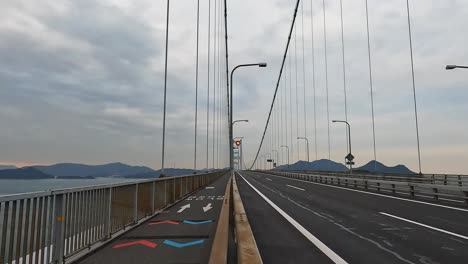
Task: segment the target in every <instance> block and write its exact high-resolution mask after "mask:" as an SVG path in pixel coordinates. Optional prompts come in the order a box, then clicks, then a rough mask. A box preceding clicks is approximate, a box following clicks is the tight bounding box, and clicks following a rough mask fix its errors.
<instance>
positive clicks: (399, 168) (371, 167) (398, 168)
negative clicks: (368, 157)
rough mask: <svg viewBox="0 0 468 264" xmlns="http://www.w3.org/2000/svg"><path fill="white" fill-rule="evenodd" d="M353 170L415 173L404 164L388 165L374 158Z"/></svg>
mask: <svg viewBox="0 0 468 264" xmlns="http://www.w3.org/2000/svg"><path fill="white" fill-rule="evenodd" d="M374 164H375V165H374ZM355 170H359V171H367V172H372V173H396V174H415V173H414V172H412V171H411V170H410V169H408V168H407V167H406V166H405V165H397V166H395V167H388V166H385V165H384V164H382V163H380V162H378V161H375V160H372V161H369V163H367V164H366V165H364V166H362V167H359V168H356V169H355Z"/></svg>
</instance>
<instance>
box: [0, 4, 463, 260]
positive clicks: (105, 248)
mask: <svg viewBox="0 0 468 264" xmlns="http://www.w3.org/2000/svg"><path fill="white" fill-rule="evenodd" d="M204 2H207V3H206V4H207V5H206V8H207V9H206V10H204V9H203V8H205V5H201V3H200V0H197V9H196V22H195V23H196V44H195V45H194V51H193V53H194V54H195V55H196V56H195V57H196V62H195V73H196V74H195V76H194V77H195V78H194V79H195V84H194V89H195V98H194V108H193V112H192V109H190V110H187V112H190V113H193V125H194V126H193V129H194V130H193V167H194V169H195V170H196V169H200V168H203V170H205V172H197V173H196V174H193V175H182V176H175V177H169V176H167V175H165V173H164V169H165V168H167V167H168V166H167V160H165V158H166V152H167V150H168V149H170V148H171V145H170V144H169V143H166V139H167V138H166V133H169V132H170V131H171V127H170V126H168V125H166V120H167V118H170V115H169V114H170V113H169V112H168V110H167V101H168V99H169V100H171V98H169V97H168V96H169V93H168V91H170V89H171V84H170V83H169V82H168V73H170V62H171V51H172V46H171V45H170V40H171V19H173V18H172V17H171V6H170V3H171V2H170V1H169V0H168V1H167V5H166V26H165V61H164V62H165V64H164V65H165V67H164V69H165V78H164V90H163V101H164V107H163V113H162V115H163V118H162V130H163V131H162V138H161V140H162V145H161V167H162V170H161V172H162V176H161V177H160V178H158V179H147V180H140V181H135V182H130V183H119V184H108V185H99V186H88V187H81V188H70V189H57V190H48V191H42V192H35V193H25V194H14V195H6V196H0V263H4V264H7V263H8V264H12V263H15V264H17V263H35V264H38V263H83V264H92V263H116V264H124V263H210V264H218V263H466V262H467V260H468V252H467V250H466V249H467V246H468V175H455V174H433V173H428V172H426V171H424V167H423V165H424V164H423V163H422V159H421V142H420V127H419V120H418V101H417V88H418V87H417V84H418V82H417V78H416V76H415V61H414V56H413V33H412V24H411V22H412V20H411V19H412V16H411V10H412V9H411V3H410V1H408V0H406V1H402V3H404V4H403V7H404V8H403V9H402V10H404V16H401V17H402V18H404V22H405V26H406V31H405V34H404V37H405V39H406V43H407V51H408V57H407V60H408V69H407V74H408V75H409V76H410V78H409V84H408V85H407V87H409V90H408V92H407V93H404V95H405V96H406V97H407V98H406V99H405V102H409V104H410V108H411V120H412V121H411V123H412V126H413V127H412V128H411V139H412V140H411V147H409V148H407V149H409V150H410V152H411V154H409V155H411V156H413V158H414V160H416V161H417V162H416V163H415V164H416V166H415V168H417V170H416V172H415V173H406V174H405V173H403V174H401V173H400V174H395V173H382V172H378V171H377V169H376V166H377V164H378V162H377V161H378V160H380V155H378V154H379V150H380V148H379V145H378V142H380V141H379V140H378V136H379V134H378V133H376V126H377V125H378V123H377V124H376V121H378V117H379V115H378V114H377V112H376V110H377V108H376V102H375V98H374V93H375V78H374V75H373V74H374V70H375V65H374V63H373V53H372V51H373V48H372V45H373V42H372V38H371V34H372V31H371V30H372V27H371V23H370V19H369V17H370V16H371V15H372V14H371V13H370V12H369V6H368V0H365V1H364V2H365V5H364V7H365V10H363V11H362V14H364V16H365V22H366V23H365V25H366V26H365V30H364V32H363V34H364V35H365V36H366V37H365V39H366V41H365V45H364V46H365V50H366V52H365V54H366V56H367V57H366V62H367V63H366V71H364V73H363V74H361V75H360V77H361V79H363V80H364V81H363V83H365V84H366V85H367V86H366V89H368V93H367V94H364V95H362V94H361V95H358V97H362V101H360V102H365V103H366V106H364V107H360V108H359V111H362V109H366V111H364V114H363V115H362V116H363V119H365V120H366V121H363V120H362V119H359V120H357V119H353V118H351V113H352V111H353V110H355V109H353V107H352V106H353V105H355V104H352V103H350V101H351V100H350V98H351V96H350V95H351V94H352V93H353V92H352V91H350V89H349V88H350V86H349V84H348V79H347V77H349V75H348V71H349V69H348V66H347V60H346V58H347V56H350V55H352V53H353V52H354V51H353V50H348V49H346V47H347V46H346V38H345V36H346V34H345V29H346V25H347V23H348V22H347V21H345V20H344V18H345V17H346V16H344V11H343V2H342V0H339V3H338V7H339V9H338V16H336V14H334V17H333V18H334V19H336V18H338V21H339V23H338V25H339V30H338V32H339V36H340V37H339V38H338V40H339V41H338V42H336V41H334V42H333V43H330V38H329V35H328V34H329V33H327V32H329V29H327V26H328V25H329V23H328V21H329V19H330V18H329V17H327V15H328V16H330V10H329V9H328V0H321V1H320V0H311V1H300V0H297V1H290V2H289V4H288V5H287V6H285V7H284V8H285V10H287V12H288V23H289V24H288V30H287V32H284V33H285V35H284V50H281V51H278V55H277V60H279V61H280V64H279V66H280V67H279V68H278V74H277V79H275V86H274V87H271V88H265V89H270V90H269V91H270V92H271V93H270V94H271V97H270V98H268V100H270V99H271V103H269V107H268V108H267V109H262V111H264V112H265V113H267V115H265V117H266V120H264V123H262V125H263V124H264V126H262V129H261V134H259V135H258V136H259V140H258V145H255V146H254V147H252V146H249V147H250V148H246V147H245V145H246V143H245V142H246V140H245V137H244V136H243V135H239V134H238V133H237V131H238V130H237V127H238V126H242V125H243V124H242V123H248V122H250V120H248V119H236V118H234V116H237V115H236V111H237V109H238V108H237V106H236V105H237V104H236V98H235V95H236V92H235V90H236V87H237V86H236V85H237V83H239V81H240V80H241V79H242V77H241V74H242V72H243V71H247V70H254V68H256V69H255V70H256V71H261V70H263V68H266V67H269V66H270V65H269V64H268V63H267V62H264V61H258V62H257V61H255V62H249V61H248V62H246V63H243V64H239V65H231V64H230V63H229V59H230V57H229V54H230V53H229V48H230V46H229V45H228V44H229V43H230V42H229V39H230V35H229V28H230V27H229V25H230V24H228V21H231V20H230V19H229V18H230V17H229V16H228V15H229V12H228V11H229V3H228V2H227V1H226V0H224V1H217V0H206V1H204ZM204 2H203V1H202V4H204ZM205 11H206V12H205ZM307 12H310V13H309V14H307ZM205 13H206V16H207V17H205V18H206V21H205V20H202V19H201V14H205ZM202 21H205V22H206V25H205V23H202ZM319 21H321V24H318V23H319ZM388 23H392V22H388ZM318 25H321V26H322V27H323V28H321V30H320V33H321V34H319V33H318V32H319V31H318V30H317V29H318ZM334 25H335V26H336V24H334ZM205 26H206V32H205V33H207V39H206V54H205V53H201V50H202V49H204V48H205V47H202V46H201V45H200V43H201V42H200V32H201V31H202V30H203V29H204V28H205ZM246 26H248V25H246ZM306 36H307V37H306ZM334 40H336V38H335V39H334ZM319 42H320V46H321V48H320V49H318V48H317V46H319ZM331 45H333V47H335V48H336V47H337V46H338V47H339V50H340V58H339V60H340V61H341V65H340V66H341V67H338V68H336V67H334V68H331V67H329V60H330V58H329V57H328V56H329V50H328V49H327V47H330V46H331ZM201 54H204V55H206V56H207V57H206V58H203V60H202V59H201ZM319 59H323V62H322V63H321V64H320V65H323V66H324V68H319V67H318V65H319V63H318V60H319ZM201 62H205V63H206V64H205V65H203V64H202V63H201ZM464 67H465V66H456V65H448V66H447V67H446V69H447V70H449V69H450V70H453V69H455V68H464ZM257 68H258V69H257ZM200 69H203V71H201V70H200ZM205 69H206V72H205V71H204V70H205ZM331 72H335V73H336V72H338V76H340V78H339V80H333V87H332V85H331V83H332V82H331V81H332V79H331V78H330V76H331ZM201 73H203V76H202V74H201ZM205 73H206V75H204V74H205ZM322 73H323V74H322ZM319 74H322V75H323V76H321V77H320V78H322V79H323V80H322V81H320V82H319V81H318V79H319ZM333 76H336V75H333ZM202 79H203V80H205V81H206V83H205V82H203V85H201V84H200V82H201V80H202ZM337 83H340V84H339V85H338V88H339V89H337V85H336V84H337ZM202 88H203V89H202ZM332 88H333V91H332ZM337 91H338V92H337ZM319 93H324V96H318V94H319ZM367 95H368V98H367ZM337 97H340V98H342V100H341V99H340V102H341V104H340V109H338V110H336V109H334V110H332V105H331V104H330V101H331V100H334V99H336V98H337ZM202 102H203V103H206V106H202V105H201V104H202ZM187 107H188V106H187ZM319 108H320V109H319ZM187 109H189V108H187ZM242 110H243V112H245V109H242ZM331 113H334V114H333V115H332V114H331ZM336 113H340V114H339V115H337V114H336ZM336 116H339V117H338V118H336ZM240 118H249V117H248V116H245V117H240ZM324 120H326V122H323V121H324ZM363 122H365V124H366V125H363ZM393 122H395V123H398V122H399V120H394V121H393ZM335 126H336V127H338V128H339V129H340V131H342V132H343V136H342V137H340V139H335V138H334V137H333V133H331V130H332V129H333V127H335ZM341 126H342V127H341ZM355 126H365V127H366V128H369V131H368V133H367V135H370V137H367V136H366V137H363V138H360V137H362V136H360V135H359V134H352V133H353V131H354V130H353V128H355ZM320 131H325V133H320ZM323 135H325V136H323ZM202 138H203V140H202V141H203V142H202V143H200V141H201V139H202ZM356 138H359V139H358V140H356ZM335 140H336V141H339V142H340V143H343V142H344V144H343V146H342V149H343V150H342V151H341V153H342V154H340V155H339V157H340V158H339V159H340V160H341V161H344V165H342V166H343V167H344V169H342V170H337V171H320V170H318V171H314V170H308V169H298V168H297V167H294V166H293V165H294V164H296V163H298V162H301V161H303V163H305V160H307V163H306V164H307V166H309V165H310V162H311V160H314V161H317V160H319V159H320V158H321V157H322V158H323V157H325V158H324V160H326V161H331V160H332V158H333V157H335V155H334V154H333V153H332V149H333V147H332V146H333V145H334V143H333V141H335ZM353 140H354V141H353ZM356 141H359V142H362V141H366V142H367V143H368V144H370V146H371V148H370V149H371V151H370V152H371V156H372V161H371V163H370V164H371V167H372V166H374V170H373V171H362V170H356V168H354V170H353V165H355V161H356V159H361V157H360V156H359V154H356V153H355V152H353V149H352V147H353V146H355V144H353V143H354V142H356ZM249 142H252V141H249ZM249 149H255V151H254V152H252V153H247V152H248V150H249ZM324 149H325V151H323V150H324ZM407 149H405V151H406V150H407ZM191 151H192V150H191ZM358 153H360V152H358ZM244 155H246V156H247V157H249V158H244ZM249 155H251V156H249ZM355 156H356V157H355ZM307 166H306V168H307ZM345 166H346V167H345ZM290 167H291V168H290ZM371 170H372V169H371Z"/></svg>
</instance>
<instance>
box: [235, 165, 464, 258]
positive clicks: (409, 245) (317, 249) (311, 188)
mask: <svg viewBox="0 0 468 264" xmlns="http://www.w3.org/2000/svg"><path fill="white" fill-rule="evenodd" d="M241 174H242V175H243V176H244V177H245V180H244V179H243V178H242V177H237V182H238V186H239V192H240V194H241V196H242V198H243V200H244V205H245V209H246V212H247V215H248V217H249V221H250V224H251V227H252V230H253V233H254V235H255V239H256V241H257V244H258V248H259V251H260V254H261V255H262V258H263V260H264V262H265V263H281V264H284V263H329V262H331V259H333V260H334V261H335V263H340V261H339V259H338V258H341V259H342V260H343V261H344V262H341V263H346V262H348V263H466V261H467V260H468V251H467V250H466V249H467V248H468V210H467V209H466V208H465V209H462V208H450V207H440V206H434V205H431V204H426V203H415V202H411V201H405V200H400V199H394V198H388V197H384V196H379V195H375V194H368V193H365V192H358V191H354V190H345V189H343V188H336V187H335V186H327V185H320V184H315V183H310V182H305V181H300V180H294V179H290V178H284V177H280V176H274V175H268V174H256V173H253V172H241ZM249 183H250V184H251V185H252V186H253V187H254V188H256V189H257V190H258V191H259V192H260V193H261V194H262V195H264V196H265V197H266V198H267V199H269V200H270V201H271V202H272V203H273V204H274V205H272V204H270V203H268V202H267V201H266V200H265V199H264V198H262V196H261V195H260V194H259V193H258V192H257V191H255V190H254V189H253V188H252V187H251V186H250V184H249ZM273 206H276V207H277V208H279V209H280V210H282V211H283V212H284V213H285V214H286V215H287V217H289V218H290V219H289V220H290V221H287V220H286V218H285V217H284V216H282V215H280V213H279V212H278V211H277V210H276V209H274V208H273ZM382 213H386V214H388V215H384V214H382ZM394 216H396V217H399V218H395V217H394ZM403 219H407V220H411V221H414V222H417V223H420V224H421V223H422V224H424V225H426V226H421V225H419V224H416V223H412V222H408V221H406V220H403ZM291 221H292V222H296V223H295V226H296V227H297V226H301V227H303V228H304V229H303V230H301V231H298V229H297V228H296V227H294V225H293V224H292V223H290V222H291ZM430 227H435V228H438V229H440V230H435V229H431V228H430ZM446 232H452V234H449V233H446ZM307 233H309V234H307ZM310 235H312V236H313V237H314V238H312V237H311V236H310ZM314 239H315V240H314ZM320 243H323V244H320ZM327 247H328V249H329V250H330V251H331V253H330V251H328V252H327V249H326V248H327ZM324 252H327V253H328V256H327V255H325V253H324ZM333 254H336V256H333Z"/></svg>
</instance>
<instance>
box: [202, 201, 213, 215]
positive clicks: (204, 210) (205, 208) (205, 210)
mask: <svg viewBox="0 0 468 264" xmlns="http://www.w3.org/2000/svg"><path fill="white" fill-rule="evenodd" d="M211 209H213V207H211V203H209V204H207V205H206V206H205V207H203V212H205V213H206V212H208V211H209V210H211Z"/></svg>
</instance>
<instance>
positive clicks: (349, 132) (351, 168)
mask: <svg viewBox="0 0 468 264" xmlns="http://www.w3.org/2000/svg"><path fill="white" fill-rule="evenodd" d="M332 122H333V123H345V124H346V125H347V126H348V146H349V154H351V153H353V151H352V150H351V126H350V125H349V123H348V122H347V121H342V120H333V121H332ZM349 162H350V164H349V169H350V170H351V173H352V172H353V165H352V164H351V162H352V161H351V160H350V161H349Z"/></svg>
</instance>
